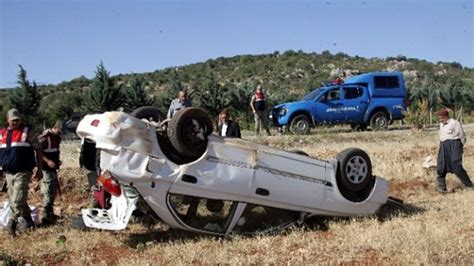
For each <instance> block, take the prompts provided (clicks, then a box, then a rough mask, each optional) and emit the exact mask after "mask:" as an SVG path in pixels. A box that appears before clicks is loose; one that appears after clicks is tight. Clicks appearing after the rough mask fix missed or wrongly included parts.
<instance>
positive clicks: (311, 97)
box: [301, 89, 321, 101]
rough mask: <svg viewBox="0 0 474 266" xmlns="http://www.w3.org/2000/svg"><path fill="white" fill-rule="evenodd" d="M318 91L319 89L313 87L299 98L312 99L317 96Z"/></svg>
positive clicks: (303, 99)
mask: <svg viewBox="0 0 474 266" xmlns="http://www.w3.org/2000/svg"><path fill="white" fill-rule="evenodd" d="M320 92H321V89H315V90H313V91H312V92H310V93H308V94H306V95H305V96H303V98H301V100H302V101H311V100H314V98H316V96H318V95H319V93H320Z"/></svg>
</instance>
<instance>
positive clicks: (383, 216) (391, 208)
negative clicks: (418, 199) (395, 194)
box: [375, 201, 426, 222]
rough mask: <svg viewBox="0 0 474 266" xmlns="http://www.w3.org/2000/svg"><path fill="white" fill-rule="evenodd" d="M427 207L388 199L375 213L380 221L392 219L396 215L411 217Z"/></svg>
mask: <svg viewBox="0 0 474 266" xmlns="http://www.w3.org/2000/svg"><path fill="white" fill-rule="evenodd" d="M425 211H426V209H425V208H421V207H418V206H415V205H413V204H409V203H401V204H400V203H397V202H391V201H388V202H387V203H386V204H384V205H382V207H380V209H379V210H378V211H377V213H376V214H375V217H377V220H379V221H380V222H384V221H388V220H391V219H392V218H395V217H410V216H412V215H416V214H420V213H423V212H425Z"/></svg>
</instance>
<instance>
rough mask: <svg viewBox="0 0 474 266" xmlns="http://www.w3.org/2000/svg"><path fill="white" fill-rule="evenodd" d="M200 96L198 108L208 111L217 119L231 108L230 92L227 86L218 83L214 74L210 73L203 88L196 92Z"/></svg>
mask: <svg viewBox="0 0 474 266" xmlns="http://www.w3.org/2000/svg"><path fill="white" fill-rule="evenodd" d="M196 93H197V96H198V101H197V104H198V106H200V107H202V108H204V109H206V111H207V112H208V113H209V115H211V117H215V116H217V115H218V114H219V112H220V111H221V110H223V109H226V108H228V107H229V106H230V104H231V101H230V98H231V96H230V92H229V89H228V88H226V87H225V86H221V85H220V84H219V82H217V80H216V77H215V75H214V74H213V72H210V71H209V72H208V73H207V76H206V77H205V79H204V82H203V84H202V87H201V88H200V89H199V90H198V91H197V92H196Z"/></svg>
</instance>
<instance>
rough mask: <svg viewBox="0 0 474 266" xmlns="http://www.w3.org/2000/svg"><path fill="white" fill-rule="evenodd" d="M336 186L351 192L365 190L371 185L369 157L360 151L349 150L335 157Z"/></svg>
mask: <svg viewBox="0 0 474 266" xmlns="http://www.w3.org/2000/svg"><path fill="white" fill-rule="evenodd" d="M336 158H337V160H338V174H337V181H338V184H340V185H342V186H343V187H344V188H345V189H347V190H349V191H351V192H358V191H362V190H364V189H366V188H367V187H368V186H370V184H372V180H373V178H374V177H373V176H372V163H371V162H370V158H369V155H367V153H366V152H365V151H363V150H361V149H356V148H349V149H346V150H343V151H341V152H340V153H339V154H338V155H337V157H336Z"/></svg>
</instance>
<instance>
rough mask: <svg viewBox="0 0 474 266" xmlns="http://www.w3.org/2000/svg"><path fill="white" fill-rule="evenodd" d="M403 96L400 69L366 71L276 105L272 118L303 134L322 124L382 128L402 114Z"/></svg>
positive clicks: (405, 104)
mask: <svg viewBox="0 0 474 266" xmlns="http://www.w3.org/2000/svg"><path fill="white" fill-rule="evenodd" d="M406 96H407V95H406V89H405V82H404V79H403V75H402V74H401V73H400V72H370V73H365V74H361V75H357V76H352V77H350V78H348V79H346V80H345V81H344V82H338V83H337V84H336V83H332V84H328V85H325V86H323V87H321V88H318V89H315V90H313V91H311V92H310V93H308V94H307V95H305V96H304V97H303V98H302V99H301V100H300V101H296V102H289V103H283V104H279V105H276V106H274V107H273V109H272V120H273V124H274V125H275V126H277V127H288V128H289V130H290V131H291V132H292V133H294V134H307V133H308V132H309V130H310V128H311V127H315V126H317V125H324V124H350V125H351V127H352V128H353V129H354V130H365V129H367V127H368V126H370V128H371V129H372V130H384V129H386V128H387V127H388V125H389V124H390V123H391V122H393V121H394V120H397V119H402V118H403V116H404V111H406V108H407V99H406V98H407V97H406Z"/></svg>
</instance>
